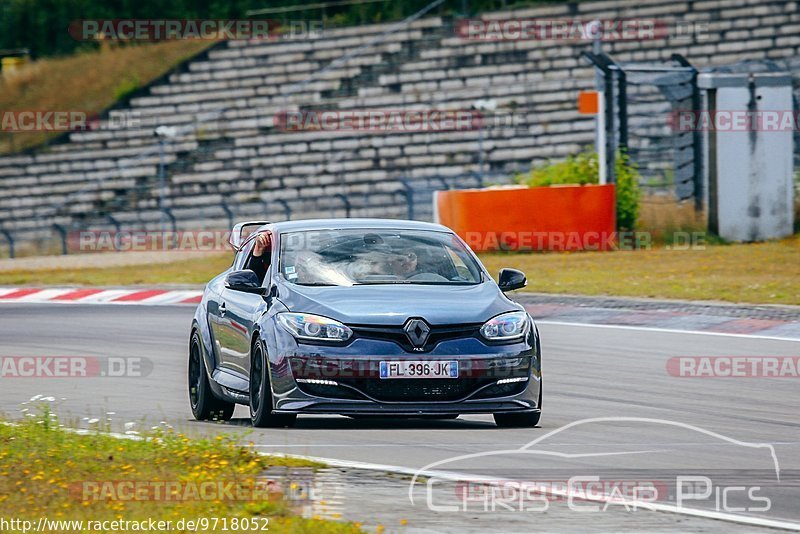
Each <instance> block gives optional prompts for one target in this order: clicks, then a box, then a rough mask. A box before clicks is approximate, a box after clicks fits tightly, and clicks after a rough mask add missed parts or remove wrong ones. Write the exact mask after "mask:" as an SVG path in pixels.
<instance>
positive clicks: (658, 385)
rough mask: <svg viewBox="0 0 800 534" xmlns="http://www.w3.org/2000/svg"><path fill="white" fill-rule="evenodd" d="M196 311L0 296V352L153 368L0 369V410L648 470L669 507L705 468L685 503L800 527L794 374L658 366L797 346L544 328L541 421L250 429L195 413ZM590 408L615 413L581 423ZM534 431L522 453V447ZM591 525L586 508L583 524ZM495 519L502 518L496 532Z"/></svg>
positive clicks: (366, 447)
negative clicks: (191, 385)
mask: <svg viewBox="0 0 800 534" xmlns="http://www.w3.org/2000/svg"><path fill="white" fill-rule="evenodd" d="M192 314H193V307H191V306H165V307H155V306H107V305H67V304H64V305H41V304H4V305H0V356H3V357H8V356H93V357H100V358H103V357H123V358H144V359H146V360H147V361H149V362H150V363H152V369H151V370H150V371H149V373H148V374H147V376H144V377H120V378H112V377H92V378H0V411H2V412H3V413H5V414H6V415H7V416H9V417H12V418H16V417H20V416H21V409H23V408H31V407H32V406H33V404H26V405H22V403H23V402H26V401H29V400H30V399H31V398H32V397H33V396H35V395H43V396H52V397H54V398H55V402H54V403H53V404H54V406H55V410H56V412H57V413H59V414H60V415H61V417H62V418H63V419H71V420H73V421H74V422H75V423H77V424H79V425H83V426H85V425H86V422H85V419H84V418H86V417H106V414H107V413H108V412H113V414H112V415H109V416H108V417H109V418H110V419H111V420H112V425H113V426H114V428H115V429H117V430H121V429H123V425H124V423H127V422H134V423H136V424H137V428H139V429H141V428H148V427H150V426H152V425H157V424H159V423H160V422H161V421H164V422H167V423H169V424H170V425H172V426H173V427H175V428H176V429H179V430H181V431H185V432H188V433H191V434H214V433H217V432H231V431H233V432H241V433H242V434H243V438H242V439H243V440H245V441H247V442H254V443H255V445H256V446H257V447H258V449H259V450H260V451H264V452H282V453H288V454H298V455H312V456H318V457H323V458H334V459H339V460H349V461H357V462H369V463H374V464H383V465H392V466H400V467H406V468H410V469H414V470H416V469H421V468H428V469H432V470H439V471H448V472H456V473H463V474H468V475H465V476H472V475H479V476H484V477H494V478H499V479H501V480H523V481H543V480H544V481H565V480H567V479H569V478H570V477H574V476H595V475H596V476H599V477H600V478H601V479H603V480H633V479H635V480H647V481H653V482H654V483H656V484H663V485H666V486H667V487H669V496H667V497H665V498H666V499H667V501H668V502H674V500H675V488H674V483H675V480H676V477H678V476H690V475H694V476H698V475H700V476H708V478H709V479H711V480H712V484H713V486H712V488H711V490H712V492H711V495H710V496H709V497H708V498H704V499H699V498H698V499H695V500H693V501H692V502H690V503H685V505H686V506H689V505H691V506H692V507H694V508H698V509H702V510H728V511H729V512H731V513H734V514H736V515H740V516H750V517H757V518H767V519H770V520H784V521H791V522H795V523H800V506H798V503H800V417H798V406H800V387H798V386H800V381H798V380H800V379H797V378H794V379H791V378H781V379H767V378H735V379H733V378H728V379H725V378H678V377H674V376H671V375H670V374H669V373H668V372H667V370H666V362H667V360H668V359H669V358H671V357H674V356H733V355H738V356H798V355H799V354H798V353H799V352H800V343H798V342H793V341H784V340H774V339H760V338H757V337H746V336H728V335H710V334H705V333H701V334H693V333H676V332H659V331H651V330H639V329H635V328H597V327H591V326H580V325H558V324H548V323H541V324H540V330H541V335H542V345H543V350H544V356H543V370H544V392H545V397H544V417H543V419H542V423H541V426H540V428H536V429H512V430H508V429H504V430H500V429H497V428H496V427H495V425H494V424H493V422H492V420H491V418H490V417H489V416H462V417H461V418H460V419H458V420H455V421H429V420H353V419H348V418H343V417H335V416H326V417H322V416H318V417H300V418H299V419H298V423H297V426H296V427H295V428H292V429H256V430H253V431H252V432H250V429H249V421H248V420H247V419H246V418H247V409H246V408H244V407H238V408H237V411H236V414H235V418H234V420H233V421H232V422H231V423H229V424H212V423H198V422H195V421H193V419H192V418H191V412H190V410H189V405H188V400H187V388H186V349H187V336H188V328H189V325H190V321H191V318H192ZM588 418H601V419H602V418H625V419H622V420H599V421H594V422H592V421H588V422H585V423H580V421H583V420H586V419H588ZM571 423H573V426H571V427H568V428H566V429H565V430H563V431H558V432H555V433H553V434H552V435H548V433H550V432H553V431H556V430H558V429H560V428H563V427H565V425H569V424H571ZM247 432H249V433H247ZM245 433H247V434H246V435H244V434H245ZM712 433H713V434H712ZM539 438H542V439H541V441H540V442H538V443H536V444H534V445H532V446H531V447H529V448H528V452H523V451H520V450H519V449H520V447H523V446H524V445H525V444H527V443H529V442H531V441H533V440H537V439H539ZM753 444H771V445H772V446H773V448H774V452H775V457H776V458H777V462H778V464H779V468H780V481H777V480H776V479H777V475H776V469H775V467H776V465H775V461H774V459H773V457H772V455H771V453H770V450H769V449H768V448H765V447H764V446H761V447H755V446H753ZM531 451H532V452H531ZM475 455H477V456H475ZM462 456H467V457H465V458H459V457H462ZM740 486H743V487H746V488H748V490H749V489H751V488H752V487H754V486H758V487H760V488H761V489H759V490H754V492H755V493H754V495H756V496H767V497H768V498H769V499H770V502H771V504H770V509H769V510H763V511H758V510H754V508H757V507H761V506H762V505H763V501H754V500H753V499H750V498H743V497H742V493H741V492H739V491H738V490H730V491H729V492H728V493H727V494H726V495H727V497H728V498H727V499H724V498H723V494H725V491H724V490H725V489H726V488H730V487H740ZM421 491H422V493H421V494H420V495H419V497H418V498H419V499H421V502H422V503H423V504H422V505H423V506H424V502H425V493H424V490H421ZM687 491H688V490H687ZM698 493H699V490H698ZM401 497H402V499H401ZM396 498H398V499H400V500H398V502H396V503H394V504H393V506H394V507H398V508H402V507H408V509H409V512H408V515H409V516H413V514H414V512H413V508H412V505H411V503H410V502H409V500H408V495H407V492H406V493H405V494H402V495H400V496H399V497H396ZM416 502H417V503H418V504H417V505H416V506H420V504H419V503H420V501H419V500H418V501H416ZM720 503H724V504H720ZM725 505H727V508H725ZM732 507H733V508H734V509H733V510H731V508H732ZM735 507H738V508H744V510H741V509H735ZM588 515H589V516H592V515H593V514H588ZM505 517H508V518H511V516H505ZM676 517H679V516H676ZM460 518H461V517H459V519H460ZM586 520H587V519H586V516H585V515H584V516H582V518H581V519H580V521H586ZM447 521H449V520H448V519H446V518H445V519H442V521H441V522H440V524H439V526H441V525H447V524H450V523H448V522H447ZM453 521H455V519H454V520H453ZM503 521H504V519H503V518H502V517H500V516H498V519H497V523H495V525H496V526H497V527H498V528H499V529H500V530H503V529H502V525H503ZM512 521H513V520H512V519H509V523H508V524H509V525H511V524H512ZM576 521H577V519H576ZM453 524H455V523H453ZM566 524H569V523H566ZM626 525H627V526H630V527H632V528H633V529H635V530H639V531H641V530H643V529H645V528H646V525H643V524H638V525H637V523H635V522H628V521H627V520H626V523H625V524H614V525H613V526H610V525H607V528H606V529H605V530H625V528H626ZM724 526H725V528H726V529H730V528H732V527H733V525H724ZM675 528H676V529H679V528H680V527H679V526H678V523H676V524H675ZM737 528H741V529H744V530H747V531H751V530H753V529H754V528H755V527H754V526H749V527H737ZM445 530H446V529H445Z"/></svg>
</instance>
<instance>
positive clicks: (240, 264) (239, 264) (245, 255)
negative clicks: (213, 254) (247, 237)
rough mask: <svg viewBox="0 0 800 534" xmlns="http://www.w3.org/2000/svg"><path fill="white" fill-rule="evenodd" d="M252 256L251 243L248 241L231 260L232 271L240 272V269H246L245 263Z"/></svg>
mask: <svg viewBox="0 0 800 534" xmlns="http://www.w3.org/2000/svg"><path fill="white" fill-rule="evenodd" d="M252 254H253V241H250V242H249V243H247V244H246V245H245V247H244V248H243V249H242V250H240V251H239V252H237V253H236V257H235V258H234V259H233V270H234V271H241V270H242V269H246V268H247V267H246V265H247V262H248V260H249V259H250V256H251V255H252Z"/></svg>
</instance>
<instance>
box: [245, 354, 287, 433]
mask: <svg viewBox="0 0 800 534" xmlns="http://www.w3.org/2000/svg"><path fill="white" fill-rule="evenodd" d="M272 407H273V401H272V387H270V381H269V363H268V362H267V351H266V350H264V346H263V344H262V343H261V340H256V342H255V343H254V344H253V361H252V364H251V365H250V420H251V421H252V422H253V426H255V427H259V428H264V427H269V428H279V427H291V426H294V423H295V420H296V419H297V416H296V415H293V414H274V413H272Z"/></svg>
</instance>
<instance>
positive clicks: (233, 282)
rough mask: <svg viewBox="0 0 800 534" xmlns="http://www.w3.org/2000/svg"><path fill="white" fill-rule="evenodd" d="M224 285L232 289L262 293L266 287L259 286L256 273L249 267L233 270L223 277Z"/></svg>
mask: <svg viewBox="0 0 800 534" xmlns="http://www.w3.org/2000/svg"><path fill="white" fill-rule="evenodd" d="M225 287H227V288H228V289H231V290H233V291H243V292H245V293H255V294H257V295H263V294H264V293H266V288H265V287H261V282H260V281H259V280H258V275H257V274H256V273H254V272H253V271H251V270H250V269H244V270H241V271H233V272H231V273H229V274H228V276H226V277H225Z"/></svg>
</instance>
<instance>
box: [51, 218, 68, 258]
mask: <svg viewBox="0 0 800 534" xmlns="http://www.w3.org/2000/svg"><path fill="white" fill-rule="evenodd" d="M53 228H55V230H56V232H58V235H59V236H60V237H61V254H63V255H64V256H66V255H67V254H69V250H68V247H67V229H66V228H64V227H63V226H61V225H60V224H58V223H53Z"/></svg>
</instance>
